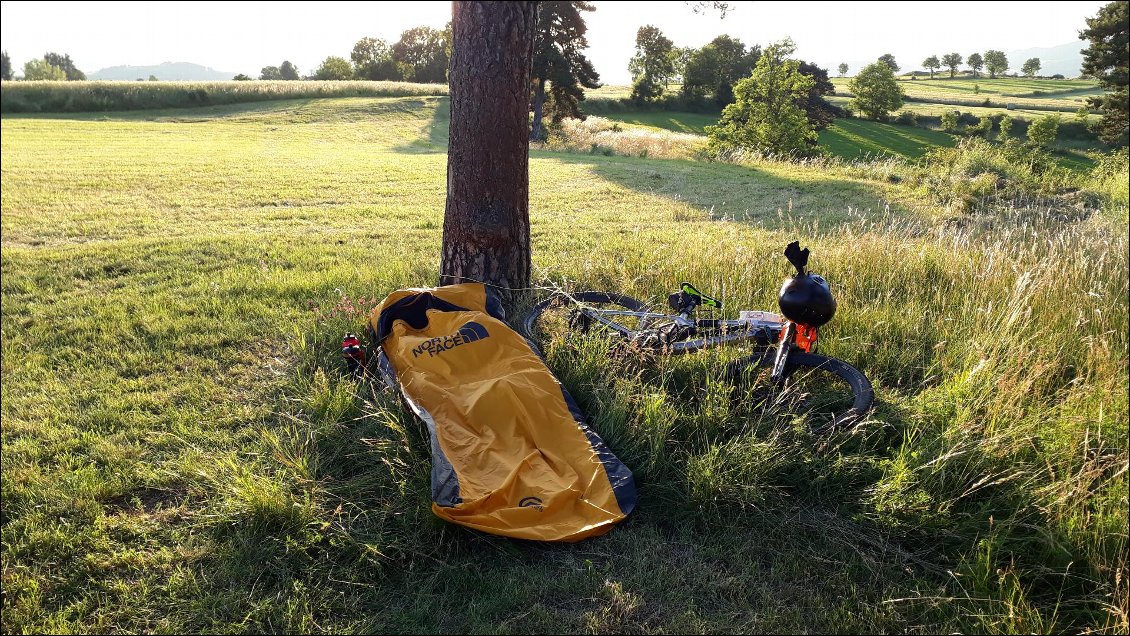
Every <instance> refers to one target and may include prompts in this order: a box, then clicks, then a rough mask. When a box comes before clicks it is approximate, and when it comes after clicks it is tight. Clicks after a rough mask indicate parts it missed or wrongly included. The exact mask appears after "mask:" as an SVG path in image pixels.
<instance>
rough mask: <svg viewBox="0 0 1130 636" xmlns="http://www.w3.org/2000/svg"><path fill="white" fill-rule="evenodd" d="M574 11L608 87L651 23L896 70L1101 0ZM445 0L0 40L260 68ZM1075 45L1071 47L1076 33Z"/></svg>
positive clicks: (223, 9)
mask: <svg viewBox="0 0 1130 636" xmlns="http://www.w3.org/2000/svg"><path fill="white" fill-rule="evenodd" d="M593 4H594V5H595V6H596V11H595V12H593V13H588V14H586V22H587V23H588V28H589V33H588V40H589V49H588V55H589V59H591V60H592V61H593V64H594V66H595V67H596V70H597V72H599V73H600V75H601V80H602V81H603V82H604V83H606V84H627V83H629V81H630V78H629V75H628V70H627V66H628V60H629V59H630V58H631V56H632V54H633V52H634V47H635V34H636V30H637V29H638V28H639V27H640V26H643V25H644V24H652V25H655V26H656V27H659V29H660V30H662V31H663V33H664V34H665V35H666V36H667V37H669V38H670V39H672V40H673V41H674V42H675V44H676V45H678V46H696V47H697V46H702V45H703V44H705V43H707V42H709V41H710V40H712V39H714V37H715V36H717V35H720V34H723V33H726V34H729V35H731V36H734V37H737V38H738V39H740V40H742V41H743V42H745V43H746V44H754V43H757V44H761V45H763V46H764V45H765V44H767V43H769V42H773V41H777V40H780V39H782V38H784V37H786V36H788V37H792V39H793V40H794V41H795V42H796V44H797V56H798V57H800V58H802V59H805V60H809V61H813V62H816V63H817V64H819V65H820V66H823V67H825V68H829V69H830V70H832V72H833V74H835V70H834V69H835V67H836V66H837V65H838V64H839V63H840V62H846V63H848V65H849V66H851V67H852V69H853V70H856V69H858V68H859V67H860V66H862V64H865V63H867V62H870V61H874V60H875V58H877V57H878V56H880V55H882V54H884V53H892V54H893V55H894V56H895V59H896V60H898V62H899V64H900V66H902V67H903V70H911V69H916V68H919V64H920V62H921V61H922V60H923V59H925V58H926V57H927V56H929V55H931V54H937V55H939V56H940V55H942V54H944V53H947V52H951V51H953V52H958V53H961V54H962V55H963V56H965V55H968V54H969V53H972V52H974V51H981V52H983V51H985V50H986V49H999V50H1002V51H1011V50H1017V49H1027V48H1033V47H1048V46H1055V45H1058V44H1064V43H1066V42H1072V41H1078V32H1079V30H1080V29H1082V28H1084V27H1085V26H1086V25H1085V23H1084V21H1083V20H1084V18H1086V17H1088V16H1093V15H1094V14H1095V13H1096V12H1097V11H1098V9H1099V7H1101V6H1103V5H1104V4H1106V2H1103V1H1085V0H1077V1H1073V2H1052V1H1047V2H1024V3H1021V2H940V1H934V2H898V3H895V2H731V3H730V4H731V5H732V9H731V11H730V12H729V13H727V15H726V17H725V18H724V19H719V16H718V13H717V12H707V13H704V14H697V15H696V14H695V13H694V12H693V11H692V10H691V4H692V3H687V2H681V1H671V2H618V1H612V0H608V1H605V0H595V1H594V2H593ZM450 19H451V2H449V1H436V2H329V1H323V2H30V1H4V2H0V47H2V48H3V49H4V50H5V51H7V52H8V54H9V56H10V57H11V59H12V67H13V69H14V70H15V71H16V74H17V75H19V74H21V73H22V69H23V65H24V63H25V62H27V61H28V60H30V59H32V58H35V57H40V56H42V55H43V54H44V53H45V52H48V51H52V52H56V53H62V54H68V55H70V56H71V59H72V60H74V62H75V65H76V66H77V67H78V68H80V69H82V70H83V71H85V72H86V73H88V74H89V73H92V72H94V71H97V70H99V69H102V68H105V67H108V66H118V65H125V64H128V65H134V66H146V65H155V64H160V63H161V62H194V63H196V64H201V65H204V66H209V67H212V68H214V69H216V70H221V71H230V72H231V73H233V74H235V73H246V74H248V75H251V76H252V77H257V76H258V75H259V71H260V69H262V68H263V67H264V66H277V65H279V64H281V63H282V61H283V60H290V61H291V62H293V63H294V64H295V65H297V66H298V68H299V71H300V72H301V73H303V74H306V73H311V72H313V70H314V69H315V68H317V67H318V65H319V64H320V63H321V61H322V60H323V59H325V58H326V57H327V56H330V55H337V56H340V57H344V58H346V59H348V58H349V52H350V51H351V50H352V48H353V44H354V43H356V42H357V41H358V40H360V39H361V38H363V37H376V38H383V39H385V40H388V41H389V42H390V43H391V42H393V41H395V40H396V39H397V38H399V36H400V33H401V32H403V31H405V30H406V29H409V28H411V27H414V26H418V25H427V26H431V27H435V28H443V26H444V24H445V23H446V22H447V21H448V20H450ZM1080 44H1081V45H1082V44H1083V43H1082V42H1081V41H1080Z"/></svg>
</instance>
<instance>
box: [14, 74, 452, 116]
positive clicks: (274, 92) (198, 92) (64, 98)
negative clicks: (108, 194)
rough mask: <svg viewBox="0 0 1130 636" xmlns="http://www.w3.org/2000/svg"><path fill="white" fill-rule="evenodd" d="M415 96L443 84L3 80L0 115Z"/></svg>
mask: <svg viewBox="0 0 1130 636" xmlns="http://www.w3.org/2000/svg"><path fill="white" fill-rule="evenodd" d="M416 95H447V85H446V84H413V83H411V82H366V81H291V82H287V81H250V82H109V81H106V82H4V83H2V84H0V112H3V113H75V112H100V111H112V110H146V109H153V108H188V107H192V106H217V105H223V104H239V103H245V102H261V101H269V100H275V99H304V98H311V97H402V96H416Z"/></svg>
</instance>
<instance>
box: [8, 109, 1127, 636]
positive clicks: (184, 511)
mask: <svg viewBox="0 0 1130 636" xmlns="http://www.w3.org/2000/svg"><path fill="white" fill-rule="evenodd" d="M446 114H447V107H446V102H445V100H444V99H443V98H435V97H410V98H346V99H332V100H331V99H306V100H292V101H275V102H270V103H262V104H254V105H228V106H218V107H209V108H200V109H191V110H166V111H147V112H139V113H132V114H131V113H115V114H109V115H105V114H93V115H69V116H53V117H50V118H45V117H33V116H5V117H4V119H3V130H4V134H3V140H2V152H0V161H2V168H3V174H4V197H3V204H2V206H3V207H2V215H0V229H2V236H3V238H2V245H3V251H2V255H3V256H2V272H3V276H2V283H0V285H2V294H3V304H2V312H3V322H2V325H3V326H2V346H3V356H2V361H3V362H2V364H3V376H4V383H3V399H2V401H0V409H2V412H3V447H4V453H3V456H2V469H3V475H4V479H3V481H2V483H0V487H2V489H3V491H2V494H3V501H4V506H3V524H2V526H0V534H2V541H3V552H2V559H3V579H4V598H3V603H4V607H3V609H4V611H3V614H2V616H3V618H2V620H3V627H4V631H5V632H31V631H37V632H47V631H50V632H56V631H162V632H186V631H187V632H196V631H206V632H211V631H225V632H231V631H254V632H258V631H287V632H295V631H303V632H315V631H317V632H322V631H335V632H340V631H363V632H372V631H393V632H403V631H426V632H440V631H442V632H469V631H471V632H486V631H491V632H537V631H555V632H557V631H570V632H572V631H583V632H592V633H608V632H640V631H650V632H660V631H661V632H680V633H686V632H691V633H693V632H701V631H712V632H717V631H737V632H766V631H769V632H802V631H803V632H831V631H837V632H856V631H868V632H873V631H883V632H894V631H911V632H938V631H943V630H944V631H947V632H952V631H964V632H968V631H978V632H1032V631H1037V632H1055V631H1080V630H1085V629H1096V630H1105V631H1112V632H1125V631H1126V630H1127V629H1128V623H1127V611H1128V609H1130V608H1128V606H1127V601H1126V598H1127V587H1126V586H1127V581H1128V566H1127V561H1126V554H1127V542H1126V527H1127V488H1128V486H1127V484H1128V479H1127V473H1126V469H1125V466H1126V464H1127V457H1128V455H1127V447H1128V441H1127V429H1126V421H1127V417H1128V407H1127V394H1128V388H1130V386H1128V382H1130V379H1128V376H1127V373H1128V371H1127V339H1126V334H1127V327H1128V318H1127V303H1128V296H1130V292H1128V280H1127V279H1128V275H1127V271H1128V262H1127V236H1126V230H1125V221H1124V218H1125V215H1126V197H1127V195H1126V182H1127V180H1126V177H1125V175H1126V173H1125V168H1122V169H1121V170H1122V171H1121V172H1118V171H1117V170H1116V171H1115V172H1112V173H1110V174H1109V177H1108V178H1107V180H1106V181H1104V182H1102V183H1096V184H1088V185H1087V186H1086V187H1085V188H1084V189H1083V190H1082V191H1080V192H1078V193H1077V194H1078V195H1080V196H1079V197H1076V198H1075V199H1062V200H1061V199H1042V198H1039V197H1038V196H1026V195H1025V196H1020V195H1015V194H1013V195H1009V196H1011V197H1012V198H1010V199H1007V200H1000V201H998V200H996V199H995V197H997V196H1004V194H1005V193H1004V192H1003V191H1002V192H996V191H995V190H994V188H996V187H998V186H997V183H998V180H997V178H995V177H994V179H993V180H992V182H991V183H987V182H986V183H983V181H984V179H981V178H980V176H978V175H979V173H976V172H963V170H965V169H966V168H965V167H963V166H959V165H955V166H953V167H952V168H951V169H950V170H949V171H948V172H943V167H941V166H939V167H938V173H937V175H936V176H933V177H931V178H932V179H933V180H932V181H930V182H929V183H915V182H912V180H911V179H908V178H907V177H906V176H905V175H904V176H902V177H900V176H899V174H900V173H899V172H898V171H899V170H901V168H900V167H899V166H898V164H893V163H879V164H875V165H873V166H866V165H839V164H835V163H820V162H814V163H810V164H789V163H778V162H773V161H754V162H749V163H747V164H744V165H734V164H728V163H707V162H700V161H685V160H657V159H652V158H649V159H640V158H633V157H624V156H605V155H604V154H599V153H598V154H591V153H590V154H571V153H558V152H549V151H543V150H535V151H533V152H531V161H530V175H531V184H530V185H531V187H530V192H531V202H530V208H531V228H532V235H533V258H534V264H535V271H536V272H537V274H536V276H537V278H538V281H539V284H541V285H548V284H551V283H552V284H565V285H567V286H570V287H574V288H596V289H600V288H610V289H616V290H618V291H622V292H625V293H629V294H631V295H634V296H637V297H641V298H649V299H662V298H664V297H665V294H666V293H667V292H668V291H669V290H670V289H672V286H673V285H675V284H677V283H678V282H679V281H681V280H690V281H693V282H695V283H696V284H698V285H699V286H700V288H701V289H703V290H704V291H706V292H707V293H715V294H717V295H719V296H721V297H724V298H725V299H726V300H727V301H728V307H729V308H733V310H734V311H736V309H738V308H746V307H753V308H766V309H768V308H772V307H773V303H774V298H775V291H776V288H777V286H778V285H779V283H780V280H781V278H782V277H783V276H784V275H785V274H786V270H787V269H788V266H787V264H786V263H785V262H784V260H783V258H782V257H781V256H780V255H779V253H780V249H781V248H782V246H783V245H784V244H785V243H787V242H788V241H790V240H793V239H800V240H801V241H802V242H804V243H805V244H807V245H810V246H812V248H813V267H814V269H815V271H818V272H820V273H822V274H824V275H825V276H827V277H828V279H829V280H830V281H832V284H833V287H834V289H835V290H836V293H837V297H838V298H839V302H840V310H839V313H838V314H837V316H836V319H835V321H834V323H833V324H832V325H831V326H830V327H829V328H828V329H827V330H826V333H823V334H822V335H823V336H824V340H822V346H823V347H824V350H825V351H826V352H827V353H829V354H831V355H834V356H837V357H841V358H843V359H846V360H849V361H851V362H853V363H854V364H856V365H858V366H859V367H860V368H861V369H863V370H864V371H865V372H866V373H867V374H868V375H869V376H870V377H871V378H872V379H873V380H874V381H875V383H876V387H877V390H878V397H879V408H878V410H877V411H876V413H875V414H874V416H873V417H872V418H871V419H870V420H869V421H868V422H866V423H864V424H863V425H861V426H860V427H859V428H858V429H857V430H856V431H855V432H854V433H853V434H850V435H844V436H838V437H833V438H831V439H823V438H815V437H813V436H811V435H810V434H808V433H807V432H805V431H804V430H800V429H797V428H795V427H793V426H791V425H790V421H789V417H788V410H787V408H785V409H781V410H779V411H778V410H774V409H772V408H768V409H762V408H760V407H756V406H755V405H749V404H743V403H734V402H731V401H730V400H729V399H728V397H727V396H728V393H727V392H725V391H723V390H721V388H720V387H719V385H718V384H717V378H716V376H715V373H716V371H717V369H718V368H719V366H720V364H721V362H723V361H724V360H725V356H727V355H731V356H732V355H735V354H734V353H732V352H731V353H725V352H712V353H708V354H704V355H701V356H689V357H685V358H680V359H664V358H660V359H657V360H652V361H646V362H635V361H632V360H624V359H618V358H614V357H610V356H608V355H606V353H607V352H606V351H605V350H604V349H603V348H602V347H599V346H592V345H589V346H583V345H582V346H577V347H571V346H566V345H562V346H556V347H554V348H553V350H552V351H551V355H550V364H551V366H552V367H553V368H554V369H555V370H556V371H557V372H558V373H559V374H560V377H561V379H562V380H563V382H564V383H565V385H566V386H567V387H568V388H569V390H570V391H571V392H572V393H573V394H574V395H575V396H577V398H578V400H579V401H580V403H581V405H582V407H583V408H584V409H585V410H586V411H587V413H588V414H589V415H590V417H591V418H592V422H593V426H594V427H595V428H596V430H597V431H598V432H599V433H600V434H601V435H602V436H604V438H605V440H606V441H607V442H608V443H609V446H610V447H611V448H612V449H613V450H614V451H615V452H616V453H617V454H618V455H619V456H620V457H621V458H622V459H623V460H624V461H625V462H626V463H627V464H628V465H629V466H630V467H631V468H632V469H633V470H634V471H635V473H636V476H637V480H638V484H639V488H640V496H641V503H640V506H639V509H638V512H637V513H635V514H634V515H633V516H632V517H631V518H630V519H629V520H628V521H627V522H626V523H625V524H623V525H622V526H621V527H619V528H617V529H615V530H613V532H612V533H611V534H610V535H608V536H606V537H603V538H599V539H595V540H591V541H586V542H583V543H580V544H577V545H567V546H552V545H549V546H546V545H535V544H527V543H521V542H515V541H508V540H503V539H498V538H493V537H488V536H484V535H480V534H476V533H474V532H471V531H467V530H463V529H460V528H457V527H454V526H449V525H445V524H443V523H441V522H439V521H438V520H437V519H435V518H434V517H433V516H432V515H431V513H430V511H429V510H428V499H429V493H428V479H429V477H428V475H429V462H428V453H427V444H426V442H425V440H424V437H423V432H422V430H421V428H420V427H419V425H418V423H417V422H416V421H415V419H414V418H413V417H412V416H411V414H410V413H407V412H406V411H405V410H403V409H402V408H401V406H400V404H399V402H398V400H397V398H396V396H395V395H394V394H391V393H389V392H386V391H383V390H381V389H379V388H378V387H369V386H366V385H361V386H358V385H357V384H356V383H355V382H353V381H351V380H350V379H349V378H347V377H344V376H343V374H342V368H341V363H340V360H339V357H338V352H337V349H338V345H339V342H340V338H341V335H342V333H344V332H345V331H356V330H358V329H360V328H361V325H362V320H363V314H364V313H365V311H366V310H367V309H368V308H369V307H370V306H372V304H373V303H375V302H377V301H379V300H380V299H381V298H382V297H383V296H384V295H385V294H387V293H388V292H390V291H392V290H394V289H397V288H402V287H408V286H421V285H429V284H432V283H433V282H434V281H435V280H436V279H437V274H438V272H437V265H438V261H439V246H440V235H441V228H442V216H443V206H444V188H445V175H446V155H445V145H446V131H447V120H446V116H447V115H446ZM629 119H630V120H631V121H629ZM703 123H704V122H703V120H700V119H694V118H690V119H686V118H679V117H676V118H675V120H673V121H672V120H671V119H670V118H668V119H666V120H665V119H663V118H662V116H661V115H656V116H655V117H652V115H651V114H650V113H647V114H642V113H641V114H631V115H630V116H629V117H626V118H625V125H627V126H649V127H655V126H662V127H665V128H671V129H682V128H683V127H684V126H685V127H686V128H687V129H695V128H697V127H699V126H701V125H703ZM846 123H848V124H855V123H857V122H855V121H854V120H852V121H849V122H846ZM858 123H860V124H864V123H868V122H858ZM846 130H849V131H850V129H846ZM908 130H914V129H908ZM860 134H863V133H862V132H861V133H860ZM868 134H870V133H868ZM876 134H877V133H876ZM890 143H891V144H892V146H898V147H902V150H903V151H905V152H913V151H914V148H915V147H914V145H913V142H912V141H911V140H894V141H891V142H890ZM973 159H974V160H975V161H973V163H976V162H980V163H978V164H977V165H982V164H984V162H986V161H989V160H990V159H991V157H990V156H985V157H974V158H973ZM991 167H992V166H991V165H990V168H991ZM967 187H968V188H969V189H965V188H967ZM950 189H954V192H955V193H956V195H960V196H959V197H958V198H955V199H952V200H947V201H946V202H943V201H940V200H937V199H935V198H932V197H933V196H935V194H936V193H938V192H949V191H950ZM932 193H934V194H932ZM956 195H955V196H956ZM960 197H965V198H960ZM1096 202H1101V205H1102V209H1101V210H1099V209H1097V208H1095V207H1094V206H1095V205H1097V204H1096ZM1010 205H1012V206H1013V207H1011V208H1010V207H1009V206H1010ZM962 206H972V207H965V208H963V207H962ZM963 209H964V210H965V211H964V212H963V211H961V210H963Z"/></svg>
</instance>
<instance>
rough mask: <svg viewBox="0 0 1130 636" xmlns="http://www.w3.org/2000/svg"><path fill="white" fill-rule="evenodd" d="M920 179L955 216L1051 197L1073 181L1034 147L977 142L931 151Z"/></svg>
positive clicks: (932, 194) (972, 139)
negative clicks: (960, 213)
mask: <svg viewBox="0 0 1130 636" xmlns="http://www.w3.org/2000/svg"><path fill="white" fill-rule="evenodd" d="M919 176H920V179H921V182H922V184H923V185H924V186H925V190H926V192H927V194H928V196H930V197H931V198H932V199H934V200H935V201H937V202H938V203H941V204H943V205H945V206H946V207H948V208H950V209H953V210H955V211H960V212H973V211H985V210H987V209H989V208H991V207H992V206H993V205H994V204H996V203H998V202H1000V203H1005V204H1013V203H1015V202H1017V201H1031V200H1034V199H1040V198H1048V197H1052V196H1055V195H1057V194H1058V193H1061V192H1063V191H1064V190H1065V189H1066V188H1067V186H1068V184H1070V183H1072V182H1073V181H1074V177H1073V176H1072V175H1071V173H1069V172H1068V171H1066V170H1064V169H1063V168H1060V167H1058V166H1057V165H1056V164H1055V162H1054V161H1052V159H1051V157H1050V156H1049V155H1048V154H1047V153H1046V152H1044V151H1042V150H1040V149H1038V148H1033V147H1027V146H1023V145H1021V144H1003V145H993V144H990V143H988V142H986V141H985V140H983V139H981V138H979V137H974V138H970V139H963V140H962V141H961V142H960V143H958V145H957V146H956V147H954V148H937V149H934V150H932V151H930V152H929V153H927V155H926V160H925V166H924V168H923V169H922V173H921V174H920V175H919Z"/></svg>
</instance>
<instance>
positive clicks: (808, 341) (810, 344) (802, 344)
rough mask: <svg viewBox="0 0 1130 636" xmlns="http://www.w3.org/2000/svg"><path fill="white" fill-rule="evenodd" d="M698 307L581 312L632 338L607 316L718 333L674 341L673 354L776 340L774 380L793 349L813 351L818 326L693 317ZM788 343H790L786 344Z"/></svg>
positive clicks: (629, 331) (588, 309)
mask: <svg viewBox="0 0 1130 636" xmlns="http://www.w3.org/2000/svg"><path fill="white" fill-rule="evenodd" d="M694 310H695V306H693V305H692V306H691V307H689V308H687V309H686V310H684V311H682V312H681V313H679V314H664V313H658V312H649V311H628V310H622V309H593V308H591V307H581V308H580V309H579V311H581V312H582V313H583V314H584V315H585V316H587V317H588V318H589V319H591V320H594V321H596V322H598V323H600V324H601V325H603V326H604V327H605V328H607V329H609V330H610V331H613V332H615V333H616V334H618V335H619V336H621V337H623V338H628V339H630V338H632V337H634V336H635V334H636V333H637V332H636V331H633V330H632V329H628V328H627V327H625V326H623V325H621V324H618V323H616V322H614V321H612V320H609V319H607V318H606V317H609V318H611V317H617V316H622V317H630V318H639V319H640V323H641V324H647V322H648V321H651V320H673V321H675V322H676V323H678V324H681V325H685V326H694V327H696V328H697V329H703V330H706V331H713V332H717V334H718V335H712V336H706V337H704V338H701V339H700V340H701V342H699V340H695V341H690V342H688V341H683V342H675V343H672V344H671V345H670V346H669V347H668V350H669V351H670V352H671V353H685V352H688V351H697V350H698V349H703V348H706V347H714V346H720V345H725V344H731V343H735V342H740V341H743V340H757V341H758V344H760V345H762V346H770V345H772V344H774V343H777V344H778V345H779V346H778V347H777V353H776V356H775V358H774V361H773V371H772V375H771V377H772V379H773V380H774V381H780V380H782V379H783V378H784V377H785V370H786V365H787V363H788V356H789V352H790V351H792V350H793V349H794V348H797V349H800V350H802V351H805V352H812V351H813V349H814V347H815V344H816V339H817V331H816V328H815V327H810V326H808V325H801V324H798V323H794V322H792V321H789V320H786V321H784V322H775V321H768V320H717V319H713V318H705V319H703V318H698V319H696V318H692V315H693V313H694ZM784 343H788V345H789V346H784Z"/></svg>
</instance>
